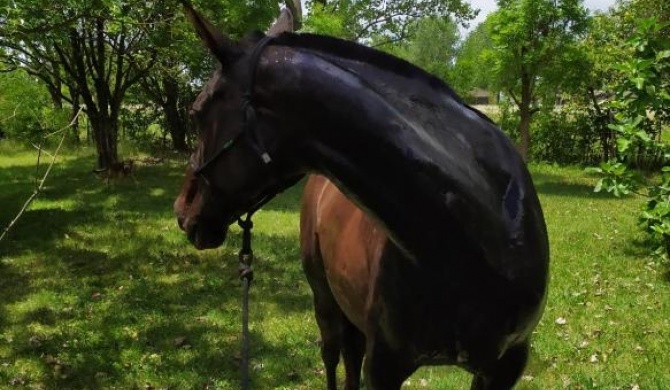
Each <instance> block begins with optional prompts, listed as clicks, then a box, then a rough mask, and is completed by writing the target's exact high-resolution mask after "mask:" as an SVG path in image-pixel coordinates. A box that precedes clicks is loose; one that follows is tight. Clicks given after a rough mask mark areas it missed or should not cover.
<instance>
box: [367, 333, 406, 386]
mask: <svg viewBox="0 0 670 390" xmlns="http://www.w3.org/2000/svg"><path fill="white" fill-rule="evenodd" d="M364 364H365V365H364V367H363V376H364V379H365V388H366V390H399V389H400V387H401V386H402V384H403V382H404V381H405V379H407V378H409V376H410V375H412V373H413V372H414V370H416V367H415V366H414V364H413V363H412V361H411V360H410V359H409V354H407V353H404V352H403V351H394V350H392V349H391V348H390V347H389V346H388V344H387V343H386V342H385V341H383V340H379V339H375V340H372V341H371V340H368V341H367V347H366V356H365V363H364Z"/></svg>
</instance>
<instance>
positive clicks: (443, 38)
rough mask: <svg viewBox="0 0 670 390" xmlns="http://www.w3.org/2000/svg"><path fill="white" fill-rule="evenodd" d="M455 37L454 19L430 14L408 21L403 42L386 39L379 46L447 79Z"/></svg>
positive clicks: (450, 67) (457, 38) (455, 43)
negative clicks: (390, 42)
mask: <svg viewBox="0 0 670 390" xmlns="http://www.w3.org/2000/svg"><path fill="white" fill-rule="evenodd" d="M380 39H385V38H383V37H381V38H380ZM458 40H459V34H458V26H457V25H456V23H454V22H453V21H452V20H451V19H450V18H449V17H437V16H431V17H425V18H421V19H418V20H415V21H414V22H412V23H411V24H410V26H409V27H408V35H407V38H406V40H405V41H404V42H402V43H394V44H389V43H387V44H385V45H384V46H381V47H380V48H381V49H385V50H387V51H389V52H391V53H392V54H394V55H396V56H398V57H401V58H403V59H405V60H407V61H409V62H411V63H413V64H415V65H417V66H419V67H421V68H423V69H424V70H426V71H427V72H430V73H432V74H434V75H435V76H437V77H439V78H441V79H443V80H449V81H450V80H451V79H452V70H453V64H454V60H455V56H456V50H457V47H458ZM373 44H375V42H374V41H373Z"/></svg>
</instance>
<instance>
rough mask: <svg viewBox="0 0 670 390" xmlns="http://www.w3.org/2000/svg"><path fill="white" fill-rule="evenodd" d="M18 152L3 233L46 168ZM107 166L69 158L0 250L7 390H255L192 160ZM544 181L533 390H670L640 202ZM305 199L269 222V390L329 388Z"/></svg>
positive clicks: (550, 170)
mask: <svg viewBox="0 0 670 390" xmlns="http://www.w3.org/2000/svg"><path fill="white" fill-rule="evenodd" d="M2 142H5V141H2ZM2 142H0V204H1V205H2V206H1V207H0V228H1V229H4V227H5V225H6V224H7V223H8V222H9V221H10V220H11V219H12V218H13V217H14V215H15V214H16V212H17V211H18V210H19V209H20V207H21V205H22V204H23V202H24V201H25V199H26V198H27V197H28V196H29V195H30V193H31V192H32V189H33V187H34V175H35V165H34V163H35V153H34V151H30V150H25V149H17V148H16V147H14V146H11V147H10V146H8V145H6V144H5V145H3V144H2ZM93 161H94V158H93V157H92V153H91V151H90V150H80V151H77V152H72V151H71V152H68V153H66V155H65V156H64V157H63V158H62V159H59V162H58V163H57V165H56V166H55V168H54V171H53V173H52V175H51V177H50V178H49V179H48V184H47V187H46V188H45V191H44V193H43V194H41V195H40V197H39V198H38V200H37V201H36V202H35V203H33V204H32V206H31V207H30V209H29V210H28V211H27V212H26V213H25V215H24V216H23V218H22V219H21V220H20V221H19V223H18V224H17V225H16V226H15V228H14V230H13V231H12V232H11V233H10V236H9V237H8V238H7V239H5V240H4V241H2V242H0V259H1V260H0V297H1V298H2V300H1V302H0V388H19V389H20V388H24V389H239V388H240V381H239V377H240V375H239V364H240V361H239V354H240V352H239V351H240V326H241V322H240V314H241V312H240V297H241V295H240V294H241V289H240V282H239V280H238V279H237V256H236V253H237V250H238V247H239V229H237V228H233V229H232V232H231V234H230V239H229V241H228V242H227V243H226V244H225V245H224V246H223V247H221V248H219V249H217V250H211V251H202V252H199V251H196V250H195V249H193V248H192V247H191V245H190V244H189V243H188V242H187V240H186V238H185V236H184V235H183V233H182V232H181V231H180V230H179V229H178V227H177V226H176V223H175V219H174V216H173V213H172V202H173V200H174V198H175V196H176V194H177V192H178V189H179V185H180V183H181V178H182V173H183V169H184V166H185V160H184V159H183V158H178V157H175V158H173V159H171V160H166V161H164V162H162V163H160V164H155V165H139V166H138V167H137V170H136V172H135V175H134V176H135V179H136V182H135V181H133V180H132V179H129V178H127V179H118V180H115V181H112V182H111V183H110V184H109V185H107V184H105V183H104V182H103V181H101V180H100V179H98V178H97V177H95V175H93V174H92V173H91V167H92V166H93ZM531 170H532V172H533V174H534V179H535V182H536V185H537V188H538V191H539V193H540V196H541V199H542V203H543V206H544V211H545V214H546V218H547V223H548V229H549V233H550V239H551V246H552V266H551V268H552V280H551V289H550V295H549V300H548V305H547V309H546V312H545V315H544V317H543V319H542V321H541V323H540V325H539V327H538V328H537V331H536V334H535V338H534V342H533V352H532V358H531V362H530V364H529V367H528V369H527V372H526V375H525V376H524V378H523V380H522V381H521V383H520V384H519V386H518V388H519V389H562V388H566V389H633V388H639V389H665V388H670V371H669V370H668V369H667V368H668V367H670V354H669V353H667V352H666V351H667V350H668V349H669V347H670V339H669V338H668V337H667V332H668V329H670V326H669V325H670V324H669V322H670V319H669V318H670V308H669V305H670V282H669V280H668V266H667V264H665V263H664V262H663V261H661V260H660V259H657V258H653V257H651V256H649V255H648V254H647V253H648V250H647V248H646V247H645V246H644V242H643V240H644V236H643V235H642V234H641V233H639V231H638V228H637V225H636V216H637V211H638V209H639V205H640V203H641V199H637V198H634V197H630V198H625V199H613V198H610V197H608V196H606V195H599V194H594V193H593V192H592V186H593V184H594V182H595V180H596V179H595V178H594V177H590V176H588V175H586V174H584V173H583V170H582V169H580V168H558V167H552V166H546V165H538V166H532V167H531ZM300 194H301V186H300V185H299V186H296V187H294V188H293V189H291V190H289V191H287V192H286V193H284V194H282V195H281V196H280V197H278V198H277V199H276V200H275V201H273V202H272V203H270V204H268V205H267V206H266V207H265V208H264V209H263V210H262V211H260V212H259V213H258V215H257V217H256V218H255V221H254V222H255V226H256V227H255V229H254V250H255V253H256V256H257V259H256V262H255V270H256V279H255V281H254V284H253V286H252V290H251V309H252V312H251V354H252V361H251V367H252V368H251V375H252V388H254V389H319V388H325V376H324V374H323V370H322V363H321V360H320V357H319V347H318V330H317V327H316V324H315V321H314V317H313V313H312V302H311V293H310V291H309V287H308V285H307V282H306V281H305V278H304V277H303V275H302V271H301V266H300V259H299V250H298V237H297V236H298V203H299V198H300ZM475 283H476V281H475ZM469 379H470V376H469V375H468V374H466V373H464V372H462V371H461V370H459V369H455V368H448V367H426V368H422V369H420V370H419V371H417V372H416V373H415V374H414V375H413V376H412V378H410V380H409V381H408V383H407V385H406V388H408V389H447V388H449V389H450V388H454V389H466V388H468V385H469ZM636 386H637V387H636Z"/></svg>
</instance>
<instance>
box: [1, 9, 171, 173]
mask: <svg viewBox="0 0 670 390" xmlns="http://www.w3.org/2000/svg"><path fill="white" fill-rule="evenodd" d="M2 5H3V7H2V8H3V9H5V10H6V11H7V16H6V18H5V19H4V23H3V24H2V26H0V37H1V38H0V39H1V43H2V45H3V46H5V47H7V48H9V53H8V54H9V55H8V56H7V57H6V59H5V60H6V61H7V60H8V61H10V62H12V63H13V64H14V65H15V66H17V67H21V68H23V69H27V71H28V72H34V73H35V74H36V75H38V77H40V78H41V79H42V80H43V81H44V82H45V84H46V85H47V86H48V87H49V90H50V92H51V93H52V94H54V95H57V94H58V93H60V96H61V97H62V98H63V99H65V100H66V101H69V102H70V103H72V104H73V105H75V104H77V102H78V99H79V97H80V98H81V99H82V101H83V103H84V104H85V107H86V114H87V116H88V118H89V122H90V124H91V127H92V129H93V138H94V140H95V143H96V149H97V153H98V166H99V167H100V168H107V167H109V166H110V165H112V164H115V163H116V162H117V161H118V153H117V142H118V128H119V114H120V110H121V104H122V102H123V99H124V97H125V94H126V92H127V90H128V89H129V88H130V87H131V86H132V85H134V84H135V83H137V82H138V81H139V79H140V78H141V77H142V76H143V75H144V74H146V73H147V72H148V71H149V69H151V67H152V66H153V64H154V62H155V60H156V58H155V52H152V51H151V50H149V48H148V47H147V46H146V43H147V42H148V41H149V40H148V39H147V37H148V36H149V35H150V34H151V33H152V31H153V30H154V27H155V26H156V25H157V24H159V23H161V22H163V21H162V20H161V19H160V16H161V15H162V13H161V12H160V10H161V9H162V8H163V7H164V6H165V3H164V2H163V1H158V2H149V3H137V4H133V5H132V6H131V4H129V3H128V2H125V1H122V0H94V1H86V0H70V1H65V2H61V3H59V4H57V5H56V6H54V4H53V3H52V2H50V1H46V0H38V1H28V0H21V1H18V0H17V1H11V2H7V1H5V2H4V4H2ZM61 83H64V84H66V85H67V86H68V87H69V91H64V89H62V88H59V85H60V84H61Z"/></svg>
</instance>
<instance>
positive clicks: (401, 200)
mask: <svg viewBox="0 0 670 390" xmlns="http://www.w3.org/2000/svg"><path fill="white" fill-rule="evenodd" d="M298 56H299V58H298V59H299V61H294V63H295V62H297V63H298V64H299V66H303V67H305V68H309V69H303V70H301V79H302V80H301V83H300V87H299V88H300V89H298V88H296V89H291V88H288V90H285V91H282V92H283V93H286V94H287V95H286V96H283V97H282V99H283V100H284V101H292V102H294V104H295V102H300V103H299V105H300V107H298V109H294V110H293V112H292V115H293V116H295V118H294V119H295V120H294V123H300V125H299V127H300V128H301V129H302V130H301V131H302V134H301V136H302V137H304V138H305V139H307V140H308V141H307V145H308V147H307V148H306V150H307V157H306V161H305V164H306V166H307V168H308V169H310V170H315V171H318V172H320V173H323V174H325V175H326V176H328V177H330V178H331V179H332V180H333V181H335V182H336V183H338V185H339V187H340V188H341V189H342V190H343V191H344V192H345V193H346V194H347V195H348V196H350V197H351V198H353V199H354V200H355V201H356V202H357V203H358V204H359V206H362V207H363V208H365V209H367V210H368V211H369V212H370V213H371V214H372V215H373V216H374V217H376V218H377V219H378V220H379V221H380V222H381V223H382V224H383V225H384V226H386V228H387V230H388V231H389V233H390V236H391V238H392V239H393V240H394V241H395V242H396V243H397V244H399V245H400V246H401V247H402V248H404V249H406V250H407V251H408V252H409V253H411V254H413V255H421V253H420V252H421V251H427V252H429V253H435V250H436V249H439V248H436V246H437V247H439V246H442V245H445V246H446V245H447V244H448V242H447V241H449V240H452V239H453V240H459V241H463V240H465V239H467V238H466V237H465V234H464V232H463V229H459V227H458V226H456V224H454V225H452V226H449V225H448V224H445V221H448V220H454V218H455V216H454V215H451V214H453V213H452V210H450V208H452V207H453V204H450V202H452V203H453V202H456V201H458V199H456V198H455V197H454V194H455V193H456V192H458V190H459V189H458V188H453V187H454V186H458V185H463V183H470V182H473V183H474V184H473V185H479V186H481V187H486V186H487V185H488V183H487V182H486V180H485V179H484V178H483V177H481V176H480V175H479V172H476V171H475V170H473V171H472V172H461V171H459V169H460V168H459V167H463V166H464V165H467V164H463V162H462V161H452V160H453V159H455V158H471V156H470V155H468V154H463V155H461V156H454V155H453V154H450V153H448V152H447V151H445V150H442V149H443V144H444V143H445V140H444V139H435V138H434V137H433V134H429V133H428V132H426V131H425V125H426V123H425V119H426V118H425V117H423V119H422V118H418V119H417V117H416V114H415V112H419V111H421V110H423V112H424V113H426V114H428V113H429V111H430V105H431V104H433V103H432V102H425V103H426V104H424V105H421V106H417V107H408V106H407V104H405V103H406V102H405V101H404V100H403V99H405V100H407V99H406V98H405V97H403V96H400V95H399V94H398V92H397V91H393V90H383V89H384V88H385V87H384V83H383V80H382V82H379V83H376V84H375V85H372V84H370V82H371V81H370V80H367V81H364V80H366V79H365V78H364V77H362V75H360V74H359V72H358V71H359V70H360V69H345V68H343V67H340V66H336V65H333V64H332V63H330V62H328V61H324V60H323V59H321V58H319V57H317V56H308V55H303V56H300V55H298ZM294 60H295V58H294ZM376 81H379V80H376ZM410 84H411V83H409V82H408V88H411V86H410ZM305 85H309V86H310V87H309V88H305ZM380 89H382V90H380ZM415 92H416V91H415ZM420 92H421V91H419V92H418V93H420ZM407 93H410V94H411V93H412V91H407ZM418 93H417V94H418ZM394 94H395V95H394ZM394 99H395V101H394ZM427 107H428V108H427ZM407 111H412V113H411V114H409V115H407ZM420 115H421V113H419V116H420ZM442 136H444V134H442ZM447 136H449V135H447ZM447 141H453V142H460V141H459V140H457V139H456V138H454V139H453V140H447ZM447 165H450V166H451V168H450V170H445V169H444V167H445V166H447ZM454 175H457V176H458V175H460V176H461V177H459V178H456V177H454ZM463 175H469V176H471V177H469V178H468V180H459V179H460V178H462V176H463ZM449 189H451V190H452V192H451V193H450V192H449ZM463 192H468V191H463ZM470 192H473V191H470ZM489 193H490V192H489ZM481 196H482V197H486V196H487V195H481ZM450 197H451V198H450ZM452 249H453V246H452Z"/></svg>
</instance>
